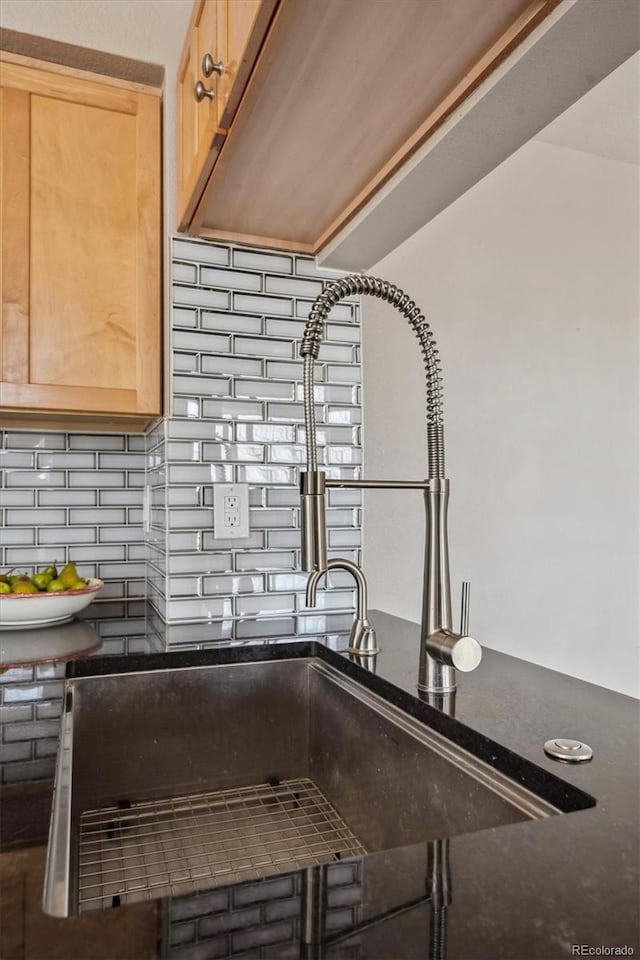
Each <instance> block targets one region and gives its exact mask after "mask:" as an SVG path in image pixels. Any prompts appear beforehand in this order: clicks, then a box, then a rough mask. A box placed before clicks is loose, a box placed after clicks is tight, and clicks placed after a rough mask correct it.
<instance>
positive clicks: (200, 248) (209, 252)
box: [172, 237, 229, 267]
mask: <svg viewBox="0 0 640 960" xmlns="http://www.w3.org/2000/svg"><path fill="white" fill-rule="evenodd" d="M172 247H173V256H174V257H175V258H176V259H178V260H193V261H194V262H195V263H216V264H220V265H221V266H225V267H226V266H227V264H228V263H229V249H228V247H222V246H218V245H217V244H214V243H203V242H201V241H198V240H181V239H178V238H175V237H174V239H173V240H172Z"/></svg>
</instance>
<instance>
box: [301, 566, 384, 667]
mask: <svg viewBox="0 0 640 960" xmlns="http://www.w3.org/2000/svg"><path fill="white" fill-rule="evenodd" d="M329 570H347V571H348V572H349V573H350V574H352V576H353V578H354V580H355V581H356V615H355V619H354V621H353V625H352V627H351V636H350V637H349V647H348V649H349V652H350V653H356V654H359V656H361V657H367V656H373V655H374V654H376V653H379V650H378V646H377V644H376V632H375V630H374V629H373V626H372V625H371V621H370V620H369V614H368V612H367V581H366V579H365V576H364V573H363V572H362V570H361V569H360V567H359V566H358V564H357V563H352V561H351V560H346V559H345V558H343V557H339V558H337V559H335V560H329V561H328V562H327V566H326V568H325V569H324V570H314V571H313V573H312V574H311V576H310V577H309V579H308V580H307V599H306V604H307V606H308V607H315V605H316V590H317V588H318V581H319V580H321V579H322V577H324V575H325V573H328V571H329Z"/></svg>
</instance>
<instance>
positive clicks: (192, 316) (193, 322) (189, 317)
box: [171, 307, 198, 329]
mask: <svg viewBox="0 0 640 960" xmlns="http://www.w3.org/2000/svg"><path fill="white" fill-rule="evenodd" d="M171 316H172V319H173V326H174V329H175V328H177V327H197V326H198V312H197V310H189V309H187V307H174V308H173V310H172V311H171Z"/></svg>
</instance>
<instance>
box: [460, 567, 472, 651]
mask: <svg viewBox="0 0 640 960" xmlns="http://www.w3.org/2000/svg"><path fill="white" fill-rule="evenodd" d="M470 593H471V583H470V582H469V581H468V580H463V581H462V599H461V602H460V636H461V637H468V636H469V595H470Z"/></svg>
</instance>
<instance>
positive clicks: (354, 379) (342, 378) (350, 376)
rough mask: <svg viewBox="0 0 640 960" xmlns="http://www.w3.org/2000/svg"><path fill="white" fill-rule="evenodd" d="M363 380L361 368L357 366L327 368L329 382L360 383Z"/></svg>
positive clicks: (332, 366) (347, 365)
mask: <svg viewBox="0 0 640 960" xmlns="http://www.w3.org/2000/svg"><path fill="white" fill-rule="evenodd" d="M361 379H362V378H361V374H360V367H359V366H356V365H355V364H345V365H344V366H337V365H335V364H332V365H330V366H328V367H327V380H329V381H330V382H332V383H360V381H361Z"/></svg>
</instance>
